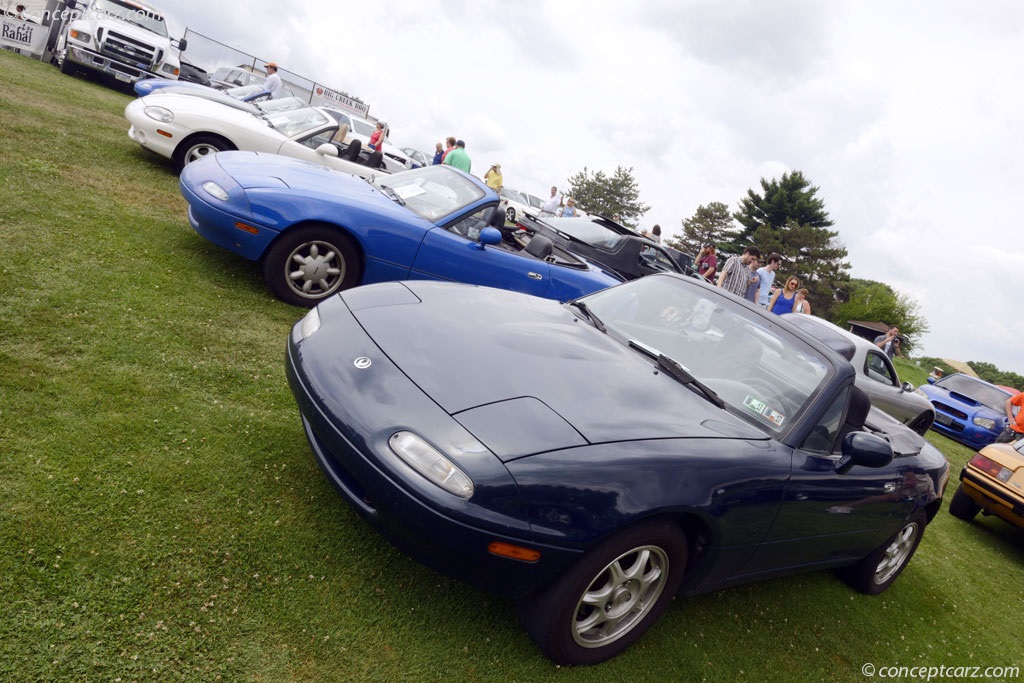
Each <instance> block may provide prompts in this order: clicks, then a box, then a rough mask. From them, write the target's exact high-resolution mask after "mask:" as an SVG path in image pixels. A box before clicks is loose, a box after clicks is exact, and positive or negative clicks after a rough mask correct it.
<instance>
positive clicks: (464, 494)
mask: <svg viewBox="0 0 1024 683" xmlns="http://www.w3.org/2000/svg"><path fill="white" fill-rule="evenodd" d="M388 445H389V446H391V450H393V451H394V452H395V454H396V455H397V456H398V457H399V458H401V459H402V460H403V461H404V462H405V463H406V464H407V465H409V467H411V468H413V469H414V470H416V471H417V472H419V473H420V474H422V475H423V476H424V478H426V479H427V480H428V481H430V482H431V483H432V484H436V485H437V486H440V487H441V488H443V489H444V490H445V491H447V492H448V493H451V494H454V495H456V496H458V497H460V498H469V497H470V496H472V495H473V480H472V479H470V478H469V477H468V476H466V474H465V473H464V472H463V471H462V470H460V469H459V468H458V467H456V466H455V463H453V462H452V461H451V460H449V459H448V458H446V457H445V456H444V455H442V454H441V453H440V452H438V450H437V449H436V448H434V447H433V446H431V445H430V444H428V443H427V442H426V441H424V440H423V439H421V438H420V437H418V436H416V435H415V434H413V433H412V432H396V433H395V434H393V435H392V436H391V438H390V439H389V440H388Z"/></svg>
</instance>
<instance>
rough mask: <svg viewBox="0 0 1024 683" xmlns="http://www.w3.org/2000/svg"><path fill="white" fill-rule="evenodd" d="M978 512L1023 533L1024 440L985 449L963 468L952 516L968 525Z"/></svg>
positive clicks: (951, 510) (951, 507)
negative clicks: (1021, 530) (992, 516)
mask: <svg viewBox="0 0 1024 683" xmlns="http://www.w3.org/2000/svg"><path fill="white" fill-rule="evenodd" d="M979 511H981V512H984V513H985V514H987V515H995V516H996V517H999V518H1000V519H1003V520H1005V521H1007V522H1009V523H1010V524H1012V525H1014V526H1016V527H1019V528H1021V529H1024V439H1020V440H1019V441H1017V442H1016V443H1012V444H1011V443H994V444H991V445H989V446H985V447H984V448H983V449H981V450H980V451H978V453H977V455H975V456H974V457H973V458H971V461H970V462H969V463H967V464H966V465H965V466H964V469H963V471H962V472H961V473H960V486H959V488H957V490H956V493H954V494H953V500H952V501H950V503H949V512H950V514H952V515H953V516H954V517H959V518H960V519H965V520H968V521H969V520H972V519H974V516H975V515H977V514H978V512H979Z"/></svg>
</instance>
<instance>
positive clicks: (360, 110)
mask: <svg viewBox="0 0 1024 683" xmlns="http://www.w3.org/2000/svg"><path fill="white" fill-rule="evenodd" d="M316 94H317V97H319V98H320V102H321V104H324V103H325V102H324V101H325V100H329V101H330V102H331V103H333V104H340V105H341V106H343V107H345V108H346V109H349V110H351V111H354V112H356V113H357V114H361V115H362V116H366V112H368V111H370V105H368V104H363V103H362V102H356V101H355V100H353V99H352V98H351V97H347V96H345V95H342V94H341V93H340V92H335V91H334V90H331V89H330V88H324V87H323V86H319V85H318V86H317V87H316Z"/></svg>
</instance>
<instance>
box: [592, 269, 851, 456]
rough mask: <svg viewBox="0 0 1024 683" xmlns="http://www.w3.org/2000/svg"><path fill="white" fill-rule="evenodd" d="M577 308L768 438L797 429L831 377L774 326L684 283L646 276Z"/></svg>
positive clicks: (730, 300) (830, 370) (831, 368)
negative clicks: (670, 364)
mask: <svg viewBox="0 0 1024 683" xmlns="http://www.w3.org/2000/svg"><path fill="white" fill-rule="evenodd" d="M582 301H583V302H584V303H585V304H586V306H587V308H588V310H590V311H591V312H592V313H593V314H594V315H596V316H597V317H598V318H599V319H600V320H601V321H602V323H603V325H604V327H605V330H606V332H607V334H608V335H609V336H610V337H612V338H613V339H616V340H618V341H620V342H621V343H623V344H624V345H627V346H631V347H632V348H634V349H637V352H638V353H640V352H642V353H644V355H647V356H650V357H656V356H655V355H653V354H655V353H657V354H661V355H664V356H666V357H668V358H670V359H672V360H673V361H675V362H676V363H678V364H679V366H680V367H681V368H682V369H683V370H685V371H686V372H687V373H689V374H690V375H692V376H693V377H694V378H695V379H696V380H697V381H699V382H700V383H701V384H703V385H706V386H707V387H709V388H710V389H711V390H712V391H713V392H714V393H715V394H717V395H718V397H720V398H721V399H722V401H724V403H725V407H726V409H727V410H729V411H730V412H733V413H735V414H737V415H740V416H741V417H743V418H744V419H745V420H747V421H749V422H751V423H753V424H755V425H757V426H758V427H760V428H762V429H764V430H765V431H767V432H768V433H769V434H772V435H774V436H780V435H782V434H783V433H785V432H787V431H788V430H789V429H790V428H791V426H792V425H795V424H797V423H798V422H799V421H800V418H801V416H803V415H804V414H805V413H806V412H807V411H808V410H809V409H811V407H812V405H813V404H814V403H815V399H816V397H817V396H818V395H820V393H821V392H822V391H823V390H824V388H825V387H826V385H827V384H828V383H829V381H830V380H831V379H832V378H833V377H834V375H835V372H836V366H835V365H834V361H833V359H832V358H831V357H829V356H827V355H826V353H824V352H823V351H821V350H820V349H818V348H816V347H815V346H813V345H812V344H810V343H808V341H807V340H806V339H804V338H802V337H800V336H797V335H796V334H794V333H793V332H792V331H791V330H789V329H788V328H786V327H785V326H784V325H780V324H779V323H778V321H775V320H773V319H772V318H771V317H770V316H766V315H763V314H760V313H759V312H756V311H754V310H751V309H750V308H749V307H748V306H746V305H745V303H744V302H742V301H740V300H738V299H736V298H735V297H733V296H731V295H729V294H728V293H725V292H722V291H721V290H719V289H716V288H714V287H706V286H701V285H700V284H699V283H697V282H690V279H689V278H684V277H680V276H677V275H670V274H665V275H649V276H647V277H644V278H640V279H638V280H633V281H631V282H628V283H625V284H622V285H618V286H616V287H612V288H609V289H606V290H602V291H600V292H596V293H594V294H591V295H589V296H586V297H583V299H582Z"/></svg>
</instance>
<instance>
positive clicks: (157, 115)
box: [142, 106, 174, 123]
mask: <svg viewBox="0 0 1024 683" xmlns="http://www.w3.org/2000/svg"><path fill="white" fill-rule="evenodd" d="M142 111H143V112H145V114H146V116H148V117H149V118H151V119H153V120H154V121H159V122H160V123H170V122H171V121H173V120H174V112H172V111H171V110H170V109H168V108H167V107H153V106H149V107H146V108H145V109H143V110H142Z"/></svg>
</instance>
